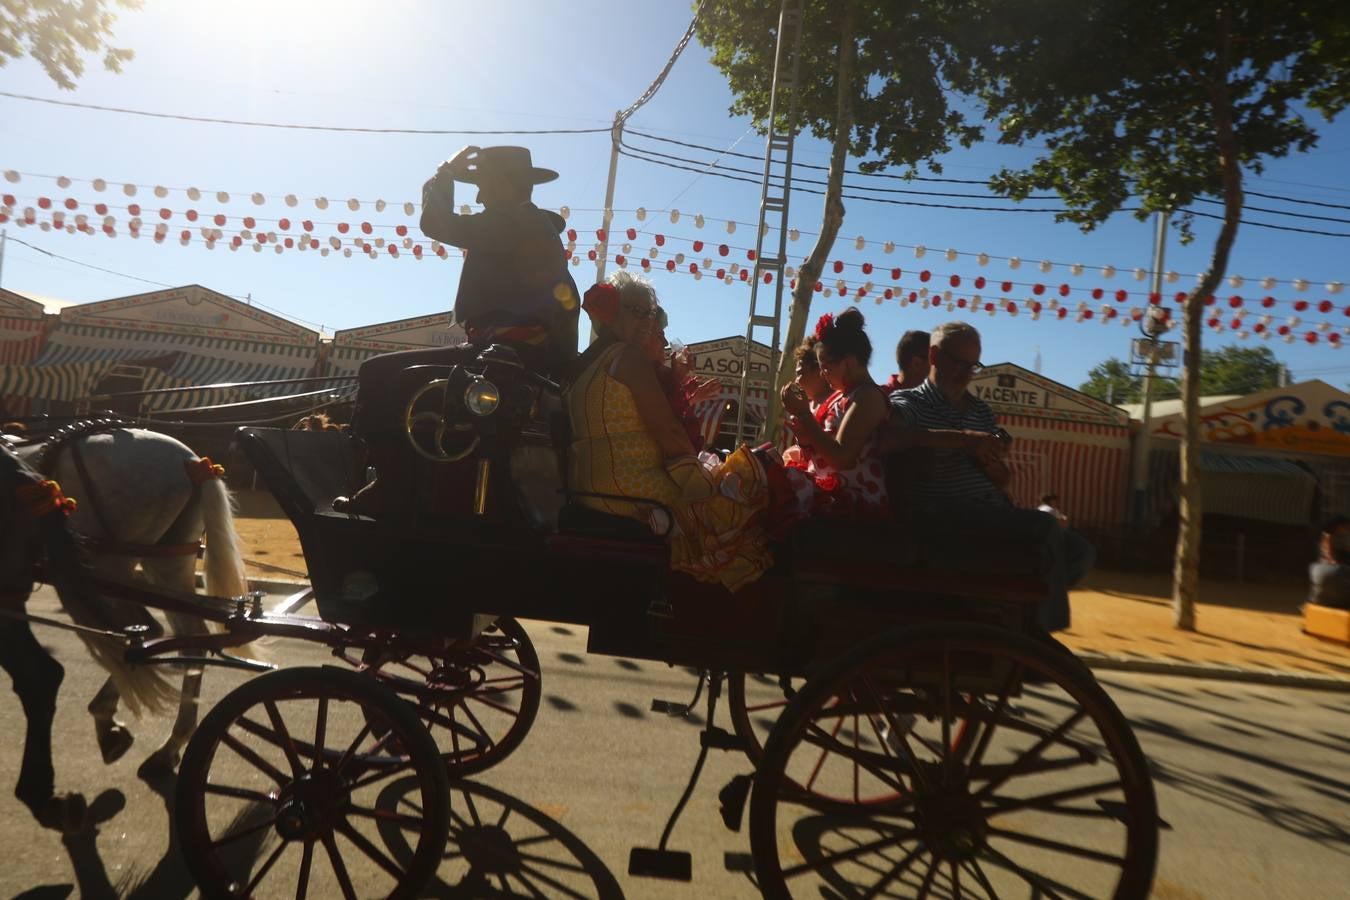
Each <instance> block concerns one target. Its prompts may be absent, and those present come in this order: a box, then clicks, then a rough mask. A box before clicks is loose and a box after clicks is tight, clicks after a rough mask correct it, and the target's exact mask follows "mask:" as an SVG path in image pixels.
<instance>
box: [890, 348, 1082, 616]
mask: <svg viewBox="0 0 1350 900" xmlns="http://www.w3.org/2000/svg"><path fill="white" fill-rule="evenodd" d="M980 349H981V347H980V333H979V332H978V331H976V330H975V328H974V327H973V326H971V325H969V324H967V323H965V322H949V323H947V324H945V325H939V326H938V327H937V328H935V329H934V330H933V334H932V339H931V342H930V345H929V349H928V363H929V374H928V379H927V380H926V381H924V382H923V384H921V385H919V386H918V387H916V388H912V389H910V390H907V391H896V392H895V393H893V394H891V426H892V433H891V435H890V436H889V439H888V441H887V449H892V450H905V449H910V448H923V449H924V450H925V451H926V452H925V454H924V455H925V456H926V457H927V459H926V460H925V462H924V463H923V464H921V466H922V471H920V472H918V473H916V474H915V476H914V477H913V478H912V479H911V484H910V490H909V496H910V499H911V504H910V507H911V508H910V510H909V512H910V514H911V515H912V517H913V527H914V528H915V529H916V533H918V534H922V535H923V536H924V537H926V538H936V539H937V541H938V543H940V544H941V545H942V547H943V549H944V550H945V551H948V552H949V555H951V556H952V557H953V559H952V561H953V562H956V563H960V564H962V565H970V566H975V567H978V564H979V560H980V556H981V553H982V550H983V548H986V547H989V546H992V545H994V544H995V542H997V543H1000V544H1001V543H1006V542H1009V541H1016V542H1018V543H1021V542H1025V543H1026V545H1027V547H1028V549H1029V550H1031V551H1034V552H1036V553H1037V554H1038V563H1039V564H1038V566H1037V568H1038V572H1039V574H1040V575H1041V577H1042V578H1044V579H1045V581H1046V583H1047V586H1048V588H1049V596H1048V597H1047V599H1046V602H1045V603H1044V604H1042V606H1041V610H1040V621H1041V625H1042V627H1044V628H1045V630H1046V631H1058V630H1060V629H1064V628H1068V627H1069V595H1068V588H1069V587H1070V586H1071V585H1073V584H1076V583H1077V582H1078V581H1079V579H1081V578H1082V577H1083V575H1085V574H1086V573H1087V571H1088V569H1090V568H1091V567H1092V562H1093V560H1094V559H1095V557H1096V552H1095V551H1094V550H1093V548H1092V545H1091V544H1089V543H1088V542H1087V541H1086V540H1085V539H1084V538H1083V537H1081V536H1080V535H1078V534H1076V533H1075V532H1072V531H1069V530H1067V529H1064V528H1060V527H1059V523H1058V522H1056V521H1055V519H1054V518H1053V517H1052V516H1049V515H1046V514H1045V513H1043V512H1040V511H1038V510H1034V509H1019V508H1017V507H1016V506H1014V505H1013V504H1012V501H1011V500H1010V499H1009V497H1008V495H1007V493H1006V488H1007V486H1008V483H1009V481H1010V480H1011V477H1012V473H1011V470H1010V469H1009V468H1008V465H1007V463H1006V462H1005V456H1006V454H1007V450H1008V447H1009V445H1010V444H1011V443H1012V438H1011V437H1010V436H1009V435H1008V434H1007V432H1004V431H1003V430H1002V429H1000V428H999V427H998V422H997V420H996V419H995V417H994V411H993V410H991V409H990V408H989V405H988V404H986V403H985V402H984V401H982V400H979V399H977V398H976V397H975V396H974V395H972V394H971V393H970V392H969V391H968V390H967V388H969V386H970V381H971V379H972V378H973V377H974V376H975V375H976V374H978V373H979V371H980V369H981V368H982V366H981V364H980Z"/></svg>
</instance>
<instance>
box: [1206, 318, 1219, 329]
mask: <svg viewBox="0 0 1350 900" xmlns="http://www.w3.org/2000/svg"><path fill="white" fill-rule="evenodd" d="M1207 324H1208V325H1209V327H1210V328H1218V327H1219V320H1218V319H1209V320H1208V322H1207Z"/></svg>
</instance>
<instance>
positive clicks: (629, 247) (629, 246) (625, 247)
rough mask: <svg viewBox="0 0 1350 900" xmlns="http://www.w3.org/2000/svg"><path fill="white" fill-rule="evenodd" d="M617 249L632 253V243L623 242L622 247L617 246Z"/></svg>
mask: <svg viewBox="0 0 1350 900" xmlns="http://www.w3.org/2000/svg"><path fill="white" fill-rule="evenodd" d="M619 250H620V251H621V252H623V253H632V252H633V245H632V244H624V245H623V246H622V247H620V248H619Z"/></svg>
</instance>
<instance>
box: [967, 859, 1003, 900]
mask: <svg viewBox="0 0 1350 900" xmlns="http://www.w3.org/2000/svg"><path fill="white" fill-rule="evenodd" d="M965 865H966V868H967V870H968V871H969V872H970V874H971V875H973V876H975V880H976V881H978V882H979V883H980V889H981V890H983V891H984V892H985V893H986V894H988V895H989V898H988V900H1000V898H999V896H998V891H996V890H994V886H993V885H992V884H990V883H989V876H988V875H985V874H984V869H983V868H981V867H980V861H979V860H978V859H970V860H966V863H965Z"/></svg>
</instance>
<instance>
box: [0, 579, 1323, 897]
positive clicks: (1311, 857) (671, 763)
mask: <svg viewBox="0 0 1350 900" xmlns="http://www.w3.org/2000/svg"><path fill="white" fill-rule="evenodd" d="M30 608H31V610H32V611H33V612H35V613H38V614H48V615H50V614H53V613H54V612H55V610H56V606H55V602H54V598H53V597H52V596H51V595H50V593H49V592H46V591H44V592H40V593H39V594H38V595H36V596H35V598H34V599H33V601H31V604H30ZM526 625H527V629H528V631H529V634H530V636H531V638H532V639H533V641H534V643H535V645H536V647H537V649H538V652H539V656H540V660H541V664H542V669H543V673H544V674H543V702H542V704H541V708H540V712H539V716H538V720H537V722H536V723H535V725H534V727H533V729H532V731H531V732H530V734H529V737H528V739H527V740H526V741H525V742H524V744H523V746H522V747H521V748H520V749H519V750H518V751H516V752H515V754H514V755H512V756H511V757H510V758H509V759H507V760H505V761H504V762H503V763H502V764H501V765H500V766H498V767H496V768H494V769H491V770H489V771H487V772H485V773H482V774H481V775H478V776H475V777H473V778H471V779H469V780H468V781H466V782H464V783H463V784H461V785H459V786H457V787H456V788H455V789H454V790H453V791H452V799H451V810H452V816H453V820H452V830H453V831H454V832H456V833H458V834H460V835H461V836H463V837H464V840H463V841H461V842H459V843H456V842H455V841H453V840H452V843H451V846H450V849H449V851H448V855H447V856H446V858H445V859H444V860H443V861H442V862H441V863H440V865H439V868H438V870H437V880H436V881H435V882H433V884H432V886H431V889H430V890H431V894H432V895H435V896H448V897H485V896H521V897H540V896H542V897H603V898H610V897H635V898H648V897H650V898H664V897H701V898H712V897H716V898H723V897H725V898H737V897H755V896H758V894H759V892H758V890H757V888H756V887H755V883H754V880H753V866H752V863H751V859H750V855H749V853H750V845H749V838H748V835H747V833H746V831H744V830H743V831H741V832H740V833H736V832H732V831H729V830H728V829H727V828H726V827H724V826H723V824H722V822H721V819H720V817H719V815H718V811H717V791H718V789H719V788H720V787H721V786H722V785H724V784H725V783H726V782H727V781H728V780H729V779H730V778H731V777H732V776H733V775H736V774H741V773H746V772H748V771H750V767H749V765H748V764H747V762H746V761H745V759H744V757H743V756H742V755H740V754H739V753H738V752H734V751H733V752H719V751H713V752H712V753H711V754H710V756H709V759H708V763H707V765H706V767H705V770H704V773H703V778H702V781H701V783H700V785H699V787H698V788H697V790H696V791H695V793H694V794H693V797H692V799H691V800H690V802H689V804H688V807H687V809H686V810H685V812H684V815H683V818H682V819H681V820H680V823H679V825H678V826H677V828H676V830H675V832H674V836H673V838H672V839H671V841H670V846H671V847H673V848H677V849H681V850H688V851H690V852H691V853H692V856H693V880H692V881H691V882H689V883H680V882H671V881H661V880H653V879H648V878H638V877H633V876H630V875H628V874H627V872H628V858H629V850H630V848H632V847H634V846H645V847H653V846H655V845H656V843H657V841H658V839H659V837H660V834H661V829H662V825H663V823H664V821H665V819H666V817H667V815H668V814H669V812H670V809H671V808H672V806H673V805H674V803H675V801H676V800H677V798H678V797H679V795H680V792H681V790H682V789H683V787H684V784H685V782H686V780H687V778H688V775H689V771H690V768H691V766H692V764H693V762H694V759H695V757H696V755H697V753H698V726H699V724H700V723H701V719H700V718H699V717H697V716H695V717H693V719H691V720H685V719H680V718H672V717H669V716H666V715H664V714H658V713H653V712H652V711H651V709H650V703H651V700H652V699H653V698H658V697H659V698H663V699H669V700H687V699H688V698H689V696H690V694H691V693H692V691H693V688H694V685H695V679H694V677H693V676H692V675H691V674H690V673H688V672H687V671H685V670H682V669H671V668H669V667H667V666H665V665H662V664H659V663H651V662H646V661H631V660H623V659H615V658H609V657H601V656H590V655H587V654H586V653H585V635H584V632H582V631H581V630H580V629H576V628H573V627H570V626H568V627H564V626H555V625H551V624H549V623H535V622H530V623H526ZM39 636H40V638H41V639H42V640H43V642H44V644H46V645H47V646H49V647H50V648H52V650H53V651H54V652H55V653H56V655H57V656H58V658H59V659H60V660H61V661H62V663H63V664H64V665H65V667H66V672H67V674H66V680H65V684H64V687H63V692H62V700H61V703H60V705H59V707H58V715H57V722H56V746H57V757H56V767H57V783H58V787H59V788H62V789H75V790H80V791H83V792H84V793H85V794H86V795H87V796H88V797H89V798H90V800H91V801H92V808H91V818H92V819H93V820H94V821H93V823H92V824H91V825H90V827H88V828H86V830H85V831H84V832H82V833H80V834H77V835H73V836H70V837H66V838H63V837H62V836H61V835H59V834H57V833H55V832H52V831H46V830H43V829H40V828H39V827H37V825H36V824H35V823H34V822H33V820H32V819H31V818H30V817H29V815H28V812H27V810H26V809H25V808H23V807H22V806H21V805H19V804H18V803H17V801H15V800H14V799H13V798H12V796H11V794H10V791H9V790H8V789H7V790H5V791H4V792H3V794H4V796H3V799H0V847H5V848H7V850H8V854H7V855H8V859H7V860H6V861H5V863H4V864H3V865H0V895H3V896H23V897H31V898H58V897H66V896H72V897H73V896H83V897H87V898H94V897H98V898H102V897H145V898H175V897H187V896H193V895H195V894H196V890H195V887H194V885H193V883H192V880H191V878H190V877H189V875H188V873H187V870H186V868H185V866H184V863H183V861H182V856H181V853H180V852H179V850H178V847H177V841H176V839H175V837H174V836H173V833H172V829H171V828H170V816H171V810H172V804H171V802H170V799H169V798H171V796H172V793H173V790H174V785H173V782H172V780H167V779H160V780H151V781H146V780H143V779H141V778H138V777H137V772H136V769H137V766H139V765H140V763H141V762H142V761H143V760H144V759H145V758H146V756H147V755H148V754H149V753H150V752H151V750H153V749H154V748H155V747H156V746H157V745H158V743H159V741H160V740H162V739H163V737H164V736H165V735H166V734H167V733H168V731H169V729H170V724H171V720H170V717H168V716H158V717H154V718H148V719H146V720H143V721H140V722H135V721H132V722H131V725H132V729H133V731H134V732H135V733H136V735H137V742H136V744H135V746H133V747H132V748H131V750H130V752H129V753H128V754H127V755H126V757H124V758H123V759H122V760H120V761H118V762H116V763H114V764H112V765H109V766H105V765H103V764H102V762H101V760H100V758H99V754H98V751H97V748H96V745H95V740H94V732H93V728H92V724H91V719H90V717H89V715H88V714H87V713H86V712H85V709H84V708H85V704H86V703H87V702H88V699H89V698H90V697H91V696H92V695H93V693H94V691H95V690H96V689H97V687H98V685H99V684H100V683H101V681H102V677H101V674H100V672H99V671H98V670H97V669H96V668H95V667H94V665H93V663H92V662H91V661H90V660H89V657H88V656H87V655H86V654H85V653H84V652H83V650H82V648H81V646H80V644H79V642H78V640H77V639H76V638H75V637H74V636H73V635H71V634H69V633H67V632H60V631H53V630H42V631H40V632H39ZM264 652H265V653H266V654H268V655H269V656H270V657H271V658H272V659H273V660H274V661H277V662H284V663H285V664H287V665H308V664H323V663H325V662H327V661H328V657H327V654H326V651H324V650H323V649H322V648H315V647H313V646H306V645H301V644H295V643H288V642H277V643H275V644H273V645H271V646H269V647H267V648H266V649H265V651H264ZM1098 674H1099V678H1100V680H1101V682H1102V684H1103V685H1104V686H1105V687H1106V688H1107V690H1108V692H1109V693H1110V695H1111V696H1112V698H1113V699H1114V700H1115V701H1116V703H1117V704H1118V705H1119V706H1120V707H1121V708H1122V710H1123V711H1124V712H1125V714H1126V716H1127V717H1128V718H1129V720H1130V721H1131V723H1132V724H1133V727H1134V729H1135V732H1136V734H1137V735H1138V738H1139V740H1140V742H1141V744H1142V745H1143V748H1144V750H1145V752H1146V754H1147V755H1148V757H1149V759H1150V761H1151V764H1152V767H1153V770H1154V777H1155V781H1156V784H1157V788H1158V796H1159V809H1160V812H1161V815H1162V817H1163V819H1164V820H1165V821H1166V823H1167V824H1168V825H1169V826H1170V830H1166V831H1164V832H1163V834H1162V844H1161V854H1160V858H1159V864H1158V875H1157V879H1156V881H1155V884H1154V896H1156V897H1161V898H1172V900H1192V898H1246V897H1251V898H1279V897H1289V898H1309V897H1334V896H1345V895H1346V894H1345V893H1344V892H1345V885H1346V883H1347V873H1350V697H1347V696H1346V695H1344V694H1331V693H1321V692H1317V691H1310V690H1296V689H1288V688H1279V687H1271V686H1257V685H1243V684H1232V683H1219V682H1206V681H1203V680H1196V679H1181V678H1171V677H1164V676H1156V675H1143V674H1135V673H1098ZM247 677H248V676H247V675H244V674H240V673H236V672H230V671H224V670H211V671H209V672H208V673H207V676H206V680H205V688H204V699H203V709H204V710H205V709H207V708H209V707H211V706H212V705H214V704H215V703H216V701H218V700H219V699H220V698H221V697H222V696H223V695H224V694H225V693H226V692H228V691H229V690H230V689H232V688H234V687H236V686H238V685H240V684H242V683H243V682H244V681H245V680H246V679H247ZM759 689H760V690H770V691H771V690H772V686H769V687H767V688H765V687H763V686H760V688H759ZM5 696H6V699H5V700H4V701H3V702H0V728H3V731H4V733H6V734H9V735H11V738H10V739H8V740H7V741H6V746H7V748H8V750H7V752H5V753H4V754H2V755H0V781H3V782H4V783H6V784H8V785H12V784H14V782H15V780H16V778H17V774H18V764H19V745H20V735H21V734H22V731H23V727H24V723H23V715H22V711H21V709H20V708H19V704H18V702H17V699H16V698H15V697H14V696H13V695H12V694H6V695H5ZM1026 702H1027V704H1028V705H1029V706H1032V707H1035V706H1037V704H1038V703H1039V702H1040V701H1039V700H1037V695H1033V696H1032V697H1030V698H1028V700H1027V701H1026ZM1047 702H1048V701H1047ZM1047 708H1049V707H1047ZM335 721H336V720H335ZM722 721H723V724H725V719H724V718H723V720H722ZM403 789H404V790H408V789H410V788H407V786H406V785H405V786H404V788H403ZM395 793H397V791H395ZM395 799H396V800H397V799H398V798H395ZM470 832H473V833H474V834H475V835H477V836H478V837H479V838H482V839H484V840H487V839H488V838H490V839H491V840H495V841H497V842H498V845H497V846H496V847H495V850H496V851H497V852H496V854H495V855H493V854H489V857H490V858H493V859H497V860H500V859H502V858H503V854H505V856H507V857H510V860H511V862H510V865H509V866H505V865H503V866H497V867H496V868H494V867H493V866H491V865H488V866H487V868H486V869H485V868H484V866H483V865H482V864H481V860H482V859H483V858H484V857H483V855H482V854H481V853H475V852H472V851H473V850H474V848H473V847H470V841H469V839H468V836H469V834H470ZM484 835H487V837H484ZM503 841H504V842H505V843H504V844H502V843H501V842H503ZM480 849H481V848H480ZM260 852H261V851H260ZM347 862H348V863H349V864H350V866H351V875H352V879H353V882H354V883H355V884H356V885H357V888H358V890H363V889H371V887H370V886H372V885H376V884H378V883H380V882H379V881H378V877H377V876H378V875H379V872H378V870H377V869H376V868H375V866H374V864H372V863H370V862H369V861H368V860H363V859H361V858H359V854H357V855H355V857H353V856H348V857H347ZM1074 870H1075V867H1074V866H1073V865H1069V866H1067V867H1066V869H1065V870H1064V872H1063V873H1062V874H1063V878H1064V880H1066V881H1070V882H1071V883H1072V878H1071V876H1072V875H1073V874H1074ZM917 884H918V882H917V881H915V882H910V883H905V882H903V881H897V882H895V883H893V884H892V885H891V886H890V888H889V889H888V891H887V892H886V893H884V894H883V896H913V895H914V893H915V890H916V885H917ZM932 887H933V894H932V896H952V894H953V891H952V889H951V885H950V883H947V882H944V881H943V880H942V879H938V880H937V881H935V882H934V884H933V886H932ZM267 895H269V896H272V895H276V896H285V895H288V894H285V893H282V892H281V891H276V892H273V891H271V890H269V891H268V892H267ZM330 895H332V894H330V893H328V892H327V891H323V892H319V891H317V890H314V891H311V893H310V896H330ZM801 895H802V896H810V897H813V898H815V897H845V896H852V894H850V892H848V891H847V890H846V889H842V888H840V887H839V886H838V885H834V886H831V885H824V886H818V887H813V888H811V889H809V890H806V891H803V892H802V894H801ZM966 895H967V896H970V894H969V893H967V894H966ZM1026 895H1027V890H1026V887H1025V885H1022V891H1021V893H1018V892H1015V891H1014V892H1010V893H1002V892H1000V896H1026ZM1087 895H1088V896H1091V893H1088V894H1087ZM975 896H980V895H979V894H978V893H977V894H975Z"/></svg>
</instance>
